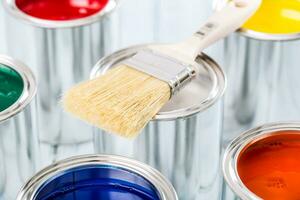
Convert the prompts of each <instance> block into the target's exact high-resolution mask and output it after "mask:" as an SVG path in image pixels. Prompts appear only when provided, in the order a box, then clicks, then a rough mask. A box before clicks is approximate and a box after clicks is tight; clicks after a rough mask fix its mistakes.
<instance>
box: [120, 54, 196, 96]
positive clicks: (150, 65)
mask: <svg viewBox="0 0 300 200" xmlns="http://www.w3.org/2000/svg"><path fill="white" fill-rule="evenodd" d="M122 64H125V65H127V66H129V67H132V68H134V69H136V70H139V71H142V72H144V73H146V74H149V75H151V76H154V77H155V78H158V79H160V80H162V81H165V82H167V83H168V84H169V85H170V89H171V97H172V96H173V95H174V94H175V93H176V92H178V91H179V90H180V89H181V88H182V87H184V86H185V85H186V84H187V83H189V82H190V81H191V80H192V78H194V77H195V76H196V69H195V67H194V66H192V65H190V64H187V63H183V62H180V61H178V60H177V59H174V58H172V57H170V56H166V55H163V54H160V53H158V52H154V51H152V50H149V49H143V50H141V51H139V52H137V53H136V54H135V55H133V56H132V57H131V58H129V59H127V60H124V61H123V62H122Z"/></svg>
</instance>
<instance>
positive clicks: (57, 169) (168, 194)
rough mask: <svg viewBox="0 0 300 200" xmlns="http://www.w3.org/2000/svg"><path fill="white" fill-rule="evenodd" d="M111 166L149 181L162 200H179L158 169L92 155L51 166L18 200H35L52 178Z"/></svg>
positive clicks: (31, 183) (115, 158) (37, 176)
mask: <svg viewBox="0 0 300 200" xmlns="http://www.w3.org/2000/svg"><path fill="white" fill-rule="evenodd" d="M97 164H98V165H99V164H101V165H103V164H104V165H111V166H114V167H120V168H123V169H126V170H129V171H132V172H134V173H136V174H138V175H140V176H142V177H144V178H145V179H146V180H148V181H149V182H150V183H151V184H153V186H154V187H155V189H156V190H157V191H158V193H159V195H160V197H161V200H178V197H177V195H176V191H175V189H174V188H173V186H172V185H171V183H170V182H169V181H168V180H167V179H166V178H165V177H164V176H163V175H162V174H161V173H160V172H158V171H157V170H156V169H154V168H152V167H150V166H148V165H146V164H144V163H141V162H139V161H136V160H133V159H130V158H126V157H122V156H116V155H100V154H90V155H81V156H74V157H71V158H67V159H64V160H61V161H59V162H57V163H54V164H51V165H49V166H48V167H46V168H44V169H42V170H41V171H39V172H38V173H37V174H36V175H34V176H33V177H32V178H31V179H30V180H28V181H27V182H26V184H25V185H24V186H23V187H22V189H21V190H20V192H19V194H18V196H17V200H33V199H34V196H35V194H36V193H37V192H38V191H39V188H40V187H41V186H42V185H43V184H44V183H45V182H46V181H47V180H48V179H50V178H51V177H53V176H55V175H57V174H59V173H62V172H64V171H67V170H69V169H73V168H76V167H83V166H90V165H97Z"/></svg>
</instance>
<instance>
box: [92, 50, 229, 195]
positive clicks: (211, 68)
mask: <svg viewBox="0 0 300 200" xmlns="http://www.w3.org/2000/svg"><path fill="white" fill-rule="evenodd" d="M144 48H147V45H145V46H138V47H132V48H128V49H124V50H121V51H118V52H116V53H114V54H112V55H110V56H108V57H105V58H103V59H102V60H100V61H99V62H98V64H96V66H95V67H94V69H93V70H92V73H91V78H96V77H97V76H99V75H100V74H103V73H105V72H106V71H107V70H109V69H111V68H113V67H115V66H118V65H119V64H120V63H121V62H122V61H123V60H125V59H127V58H129V57H130V56H133V55H134V54H135V53H137V52H138V51H141V50H142V49H144ZM197 63H198V65H199V68H200V69H201V70H200V74H199V78H198V79H196V80H194V81H193V82H192V83H190V84H189V85H188V86H186V87H185V88H184V89H182V90H181V91H180V92H179V93H178V94H177V95H175V96H174V97H173V98H172V99H171V101H170V102H169V103H168V104H167V105H166V106H165V107H164V108H163V109H162V110H161V111H160V112H159V113H158V114H157V115H156V116H155V117H154V119H153V120H152V121H151V122H150V123H149V124H148V125H147V126H146V128H145V129H144V130H143V131H142V133H140V135H139V136H138V137H137V138H135V139H133V140H128V139H124V138H121V137H119V136H116V135H113V134H110V133H107V132H104V131H102V130H100V129H95V147H96V149H97V152H98V153H108V154H117V155H123V156H128V157H132V158H134V159H137V160H140V161H142V162H145V163H147V164H149V165H151V166H152V167H154V168H156V169H158V170H159V171H160V172H162V173H163V174H164V175H165V176H166V177H167V178H168V179H169V180H170V181H171V182H172V184H173V185H174V187H175V189H176V191H177V193H178V196H179V198H180V199H187V200H196V199H211V200H214V199H219V196H220V194H219V192H220V187H221V177H220V168H219V164H220V152H221V144H220V143H221V132H222V110H223V109H222V101H221V97H222V95H223V92H224V90H225V77H224V74H223V72H222V70H221V69H220V68H219V66H218V65H217V64H216V63H215V62H214V61H213V60H212V59H211V58H209V57H208V56H207V55H204V54H201V55H199V57H198V58H197Z"/></svg>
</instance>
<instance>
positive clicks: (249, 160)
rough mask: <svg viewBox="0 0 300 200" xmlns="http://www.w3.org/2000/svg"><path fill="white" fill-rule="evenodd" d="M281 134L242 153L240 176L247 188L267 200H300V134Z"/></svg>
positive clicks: (270, 137) (262, 141)
mask: <svg viewBox="0 0 300 200" xmlns="http://www.w3.org/2000/svg"><path fill="white" fill-rule="evenodd" d="M278 133H279V134H276V135H272V136H269V137H267V138H264V139H261V140H259V141H257V142H255V143H253V144H250V145H249V146H247V147H246V148H245V149H244V150H243V151H242V152H241V154H240V156H239V158H238V165H237V167H238V174H239V176H240V178H241V180H242V181H243V183H244V184H245V185H246V186H247V188H248V189H249V190H250V191H252V192H253V193H255V194H256V195H257V196H259V197H261V198H263V199H264V200H299V199H300V132H297V131H281V132H278ZM282 133H285V134H282Z"/></svg>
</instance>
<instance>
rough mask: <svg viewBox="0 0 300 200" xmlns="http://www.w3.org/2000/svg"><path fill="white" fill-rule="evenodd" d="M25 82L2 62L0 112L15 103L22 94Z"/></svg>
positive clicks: (0, 69) (0, 66) (0, 71)
mask: <svg viewBox="0 0 300 200" xmlns="http://www.w3.org/2000/svg"><path fill="white" fill-rule="evenodd" d="M23 89H24V82H23V79H22V77H21V75H20V74H19V73H18V72H16V71H15V70H13V69H12V68H10V67H8V66H6V65H3V64H0V112H2V111H4V110H6V109H7V108H9V107H10V106H11V105H13V104H14V103H15V102H16V101H17V100H18V99H19V98H20V96H21V95H22V93H23Z"/></svg>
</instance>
